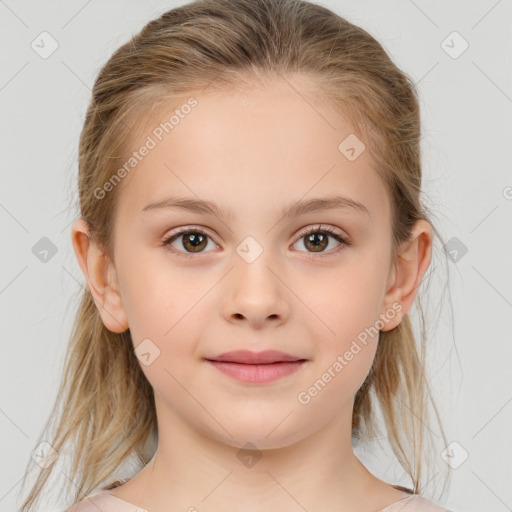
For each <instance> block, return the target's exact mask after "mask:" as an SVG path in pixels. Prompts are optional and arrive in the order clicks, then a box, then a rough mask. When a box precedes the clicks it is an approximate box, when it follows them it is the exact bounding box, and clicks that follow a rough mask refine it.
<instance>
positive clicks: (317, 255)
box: [163, 225, 350, 258]
mask: <svg viewBox="0 0 512 512" xmlns="http://www.w3.org/2000/svg"><path fill="white" fill-rule="evenodd" d="M191 233H194V234H197V233H199V234H201V235H205V236H206V237H208V238H210V239H212V237H211V236H210V235H209V234H208V233H207V232H206V231H205V230H204V229H202V228H200V227H188V228H183V229H181V230H179V231H178V232H176V233H173V234H172V235H170V236H169V237H167V238H166V239H165V240H164V241H163V245H165V246H169V250H170V251H171V252H172V253H173V254H177V255H179V256H183V257H185V258H194V257H195V255H196V254H201V253H188V252H184V251H181V250H177V249H175V248H174V247H172V246H171V245H170V244H171V243H172V242H174V240H176V239H177V238H179V237H180V236H181V235H185V234H191ZM313 233H322V234H327V235H328V236H331V237H332V238H334V239H335V240H336V241H337V242H340V244H341V245H339V246H338V247H336V248H334V249H331V250H330V251H327V252H325V253H313V252H311V253H310V254H311V255H312V257H313V258H325V257H328V256H332V254H333V253H336V254H337V253H338V252H339V251H340V250H341V249H342V248H343V246H344V245H350V243H349V242H347V240H346V239H345V238H343V237H342V236H341V235H340V234H339V233H338V232H336V231H335V230H334V229H332V228H331V227H329V226H326V227H322V226H321V225H320V226H313V227H311V228H309V229H307V230H306V231H304V232H302V233H301V235H300V236H299V238H298V239H297V242H298V241H299V240H300V239H301V238H304V237H306V236H308V235H311V234H313ZM212 240H213V239H212ZM297 242H295V243H297ZM294 245H295V244H294ZM300 252H304V251H300Z"/></svg>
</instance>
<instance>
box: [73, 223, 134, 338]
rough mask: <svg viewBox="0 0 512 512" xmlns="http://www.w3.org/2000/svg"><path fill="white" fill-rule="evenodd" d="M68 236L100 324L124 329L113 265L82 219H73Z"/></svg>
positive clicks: (121, 306) (120, 329)
mask: <svg viewBox="0 0 512 512" xmlns="http://www.w3.org/2000/svg"><path fill="white" fill-rule="evenodd" d="M71 240H72V243H73V248H74V250H75V254H76V257H77V259H78V264H79V265H80V268H81V269H82V272H83V273H84V276H85V278H86V280H87V285H88V287H89V290H90V292H91V295H92V297H93V299H94V303H95V304H96V307H97V308H98V311H99V313H100V316H101V320H102V321H103V324H104V325H105V327H106V328H107V329H108V330H109V331H112V332H118V333H119V332H123V331H126V329H128V320H127V316H126V312H125V309H124V306H123V303H122V299H121V294H120V293H119V285H118V282H117V277H116V272H115V268H114V265H113V264H112V263H111V262H110V260H109V258H108V256H107V255H106V254H105V253H104V252H103V251H102V250H101V248H100V247H98V244H97V243H96V242H94V241H93V240H91V238H90V231H89V225H88V224H87V222H86V221H85V220H84V219H78V220H76V221H75V222H74V223H73V226H72V228H71Z"/></svg>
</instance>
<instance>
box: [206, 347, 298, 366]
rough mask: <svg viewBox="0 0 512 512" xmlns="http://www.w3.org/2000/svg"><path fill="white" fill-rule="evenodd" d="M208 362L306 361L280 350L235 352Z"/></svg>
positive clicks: (225, 353) (259, 362) (209, 359)
mask: <svg viewBox="0 0 512 512" xmlns="http://www.w3.org/2000/svg"><path fill="white" fill-rule="evenodd" d="M207 360H208V361H218V362H228V363H240V364H251V365H254V364H272V363H281V362H289V361H304V360H305V359H303V358H301V357H297V356H294V355H291V354H286V353H285V352H279V351H278V350H265V351H263V352H251V351H250V350H234V351H231V352H224V353H222V354H219V355H217V356H215V357H212V358H208V359H207Z"/></svg>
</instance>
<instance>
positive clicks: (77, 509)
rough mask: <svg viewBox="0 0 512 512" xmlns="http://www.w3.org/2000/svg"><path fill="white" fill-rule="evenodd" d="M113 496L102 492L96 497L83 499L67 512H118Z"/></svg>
mask: <svg viewBox="0 0 512 512" xmlns="http://www.w3.org/2000/svg"><path fill="white" fill-rule="evenodd" d="M111 498H112V496H111V495H110V494H108V493H106V492H100V493H99V494H96V495H94V496H91V497H88V498H85V499H83V500H82V501H81V502H80V503H77V504H76V505H75V506H73V507H72V508H70V509H67V510H66V511H65V512H98V510H101V511H102V512H117V510H118V509H117V508H115V505H116V503H115V502H114V503H112V499H111Z"/></svg>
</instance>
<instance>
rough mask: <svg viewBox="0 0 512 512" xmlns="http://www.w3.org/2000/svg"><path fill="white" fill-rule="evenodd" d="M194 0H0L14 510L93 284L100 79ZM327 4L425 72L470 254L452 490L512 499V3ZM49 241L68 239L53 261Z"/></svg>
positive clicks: (457, 330)
mask: <svg viewBox="0 0 512 512" xmlns="http://www.w3.org/2000/svg"><path fill="white" fill-rule="evenodd" d="M183 3H184V2H170V1H167V2H164V1H156V0H155V1H135V0H130V1H124V2H121V1H103V2H100V1H99V0H89V1H83V0H80V1H77V0H72V1H69V0H68V1H64V0H61V1H46V2H35V1H23V0H21V1H16V0H6V1H2V0H0V47H1V48H2V52H1V55H0V59H1V62H0V69H1V70H2V73H1V75H0V108H1V123H0V129H1V136H0V145H1V151H0V155H1V173H2V187H1V188H0V223H1V229H2V241H3V245H2V250H1V255H2V259H3V262H2V265H1V266H0V306H1V311H2V322H1V324H0V326H1V340H2V341H1V343H2V357H0V375H1V386H0V432H1V433H2V435H1V437H0V449H1V461H2V464H1V471H0V511H8V510H10V511H11V510H15V509H16V508H17V507H18V506H19V505H20V503H21V501H19V497H18V493H19V490H20V484H21V479H22V477H23V474H24V471H25V468H26V464H27V462H28V460H29V458H30V456H31V454H32V452H33V451H34V450H35V448H36V443H37V441H38V439H39V436H40V434H41V429H42V428H43V426H44V423H45V421H46V419H47V417H48V414H49V412H50V407H51V406H52V404H53V401H54V398H55V393H56V391H57V386H58V384H59V379H60V376H61V370H62V363H63V358H64V353H65V349H66V345H67V342H68V339H69V334H70V329H71V323H72V320H73V315H74V313H75V311H76V305H77V300H78V297H79V293H80V291H81V286H82V284H83V283H84V280H83V276H82V274H81V271H80V269H79V267H78V264H77V263H76V261H75V257H74V253H73V251H72V246H71V241H70V225H71V223H72V221H73V220H74V219H75V218H76V216H77V209H76V207H75V206H73V203H74V201H75V200H76V186H75V179H76V172H77V163H76V159H77V143H78V136H79V132H80V129H81V124H82V122H83V119H84V114H85V109H86V105H87V103H88V101H89V96H90V89H91V87H92V84H93V81H94V78H95V76H96V74H97V72H98V71H99V69H100V67H101V66H102V65H103V64H104V63H105V62H106V60H107V58H108V57H109V56H110V55H111V54H112V52H113V51H114V50H115V49H116V48H117V47H118V46H119V45H121V44H122V43H124V42H125V41H127V40H128V39H129V38H130V37H131V35H132V34H135V33H136V32H138V31H139V30H140V29H141V28H142V26H143V25H144V24H145V23H146V22H148V21H149V20H150V19H153V18H154V17H156V16H157V15H158V14H159V13H161V12H164V11H165V10H168V9H170V8H172V7H175V6H177V5H181V4H183ZM323 5H326V6H327V7H330V8H332V9H333V10H335V11H336V12H337V13H338V14H340V15H342V16H344V17H346V18H347V19H348V20H349V21H351V22H353V23H356V24H358V25H360V26H362V27H363V28H365V29H366V30H367V31H368V32H370V33H371V34H372V35H373V36H374V37H376V38H377V39H378V40H379V41H380V42H381V43H382V44H383V46H384V47H385V48H386V50H387V51H388V52H389V54H390V55H391V57H392V58H393V59H394V61H395V62H396V63H397V64H398V66H399V67H400V68H402V69H403V70H404V71H405V72H406V73H408V74H409V75H410V76H411V77H412V78H413V79H414V81H415V82H416V83H417V84H418V88H419V92H420V96H421V109H422V116H423V128H424V139H423V163H424V173H425V178H424V180H425V191H426V194H427V196H428V198H429V203H428V204H429V206H430V207H431V208H433V209H434V212H435V213H436V219H437V221H438V226H439V227H440V228H441V230H442V233H443V236H444V238H445V240H446V241H448V240H450V244H451V245H450V250H453V249H454V248H455V250H457V251H458V252H457V255H455V253H452V255H453V258H454V261H452V260H450V261H449V267H450V268H449V271H450V276H451V278H450V279H451V281H450V286H451V300H452V303H453V318H452V317H451V312H450V311H449V310H448V309H447V307H446V306H444V305H443V306H442V308H441V309H442V311H441V313H442V318H441V320H440V321H439V322H438V323H437V330H436V331H435V333H433V334H432V340H431V344H432V350H431V356H430V360H431V364H432V366H431V368H432V370H431V372H432V380H433V388H434V391H435V393H436V398H437V402H438V404H439V407H440V409H441V413H442V414H443V417H444V420H445V428H446V429H447V434H448V439H449V441H450V442H456V443H457V444H455V445H452V448H453V449H454V451H453V452H452V453H451V455H452V456H451V457H446V456H445V459H448V460H449V461H450V465H452V467H454V469H453V472H452V485H451V488H450V490H449V492H448V493H446V494H445V495H444V496H443V498H442V499H440V500H439V502H440V503H442V504H444V505H445V506H446V507H447V508H450V509H452V510H454V511H461V512H463V511H468V512H469V511H480V510H493V511H495V512H500V511H506V510H511V509H512V487H511V486H510V478H511V476H512V462H511V460H512V449H511V448H512V446H511V445H512V440H511V439H512V436H511V428H510V425H511V424H512V403H511V402H512V378H511V372H510V361H511V360H512V348H511V345H512V344H511V341H512V340H511V336H510V332H511V331H512V314H511V313H512V309H511V308H512V273H511V272H510V265H511V261H512V259H511V254H512V253H511V248H512V230H511V229H510V226H511V222H510V221H511V219H512V172H511V166H510V161H511V159H510V156H511V155H510V147H511V144H510V141H511V137H512V123H511V121H510V116H511V114H512V73H511V71H512V59H511V57H510V56H511V55H512V37H511V33H512V32H511V31H510V27H511V21H512V2H511V1H510V0H499V1H494V0H490V1H478V2H477V1H473V2H467V1H462V0H458V1H451V2H449V3H448V2H433V1H420V0H416V1H412V0H400V1H378V0H372V1H359V2H355V1H351V2H350V1H342V0H336V1H334V0H333V1H324V2H323ZM43 31H47V32H48V33H49V34H51V37H52V38H53V39H55V40H56V41H57V42H58V45H59V46H58V48H57V50H56V51H55V52H54V53H53V54H51V55H50V56H48V57H47V58H42V57H41V56H40V54H39V53H37V52H36V51H35V50H34V49H33V48H32V47H31V44H32V42H33V41H35V42H36V43H37V42H38V41H40V39H41V37H44V36H40V34H41V32H43ZM454 31H456V32H457V33H458V34H459V35H457V34H456V35H453V34H452V33H453V32H454ZM450 34H452V35H450ZM447 38H448V39H447ZM445 40H446V41H445ZM464 40H465V41H466V42H467V44H469V47H468V48H467V49H466V51H464V52H463V53H461V54H460V55H459V52H460V50H461V49H462V48H463V46H462V45H463V42H464ZM443 41H445V42H444V43H443ZM47 43H48V44H45V48H46V49H48V48H49V47H50V46H49V40H47ZM34 44H35V43H34ZM39 44H41V43H39ZM450 47H451V48H450ZM40 51H41V50H40ZM450 52H451V55H450ZM44 237H47V238H48V239H49V240H50V241H51V244H49V242H48V241H47V240H43V241H41V239H42V238H44ZM48 246H50V247H53V251H54V252H55V251H56V252H55V254H53V253H52V252H51V250H50V252H49V253H48V254H47V255H46V261H44V259H45V257H44V256H43V255H44V253H41V252H40V251H41V250H42V249H41V248H47V247H48ZM464 247H465V248H466V249H467V252H466V253H464V251H461V250H460V249H461V248H462V249H463V248H464ZM464 250H465V249H464ZM438 305H439V304H438V303H437V302H436V304H434V305H433V308H435V306H438ZM445 455H446V454H445ZM466 457H467V458H466ZM445 459H443V457H442V454H441V453H440V454H439V461H438V462H439V463H440V464H447V462H445ZM369 464H370V465H371V469H372V470H373V471H374V472H375V473H377V474H378V475H379V476H381V477H382V478H384V479H387V480H388V481H392V482H396V481H397V480H398V479H399V478H400V474H401V473H400V471H399V470H398V469H397V468H396V466H392V465H391V466H390V464H389V460H386V459H384V458H382V457H381V458H378V457H377V458H374V460H373V461H370V460H369ZM48 510H50V509H49V508H48Z"/></svg>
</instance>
